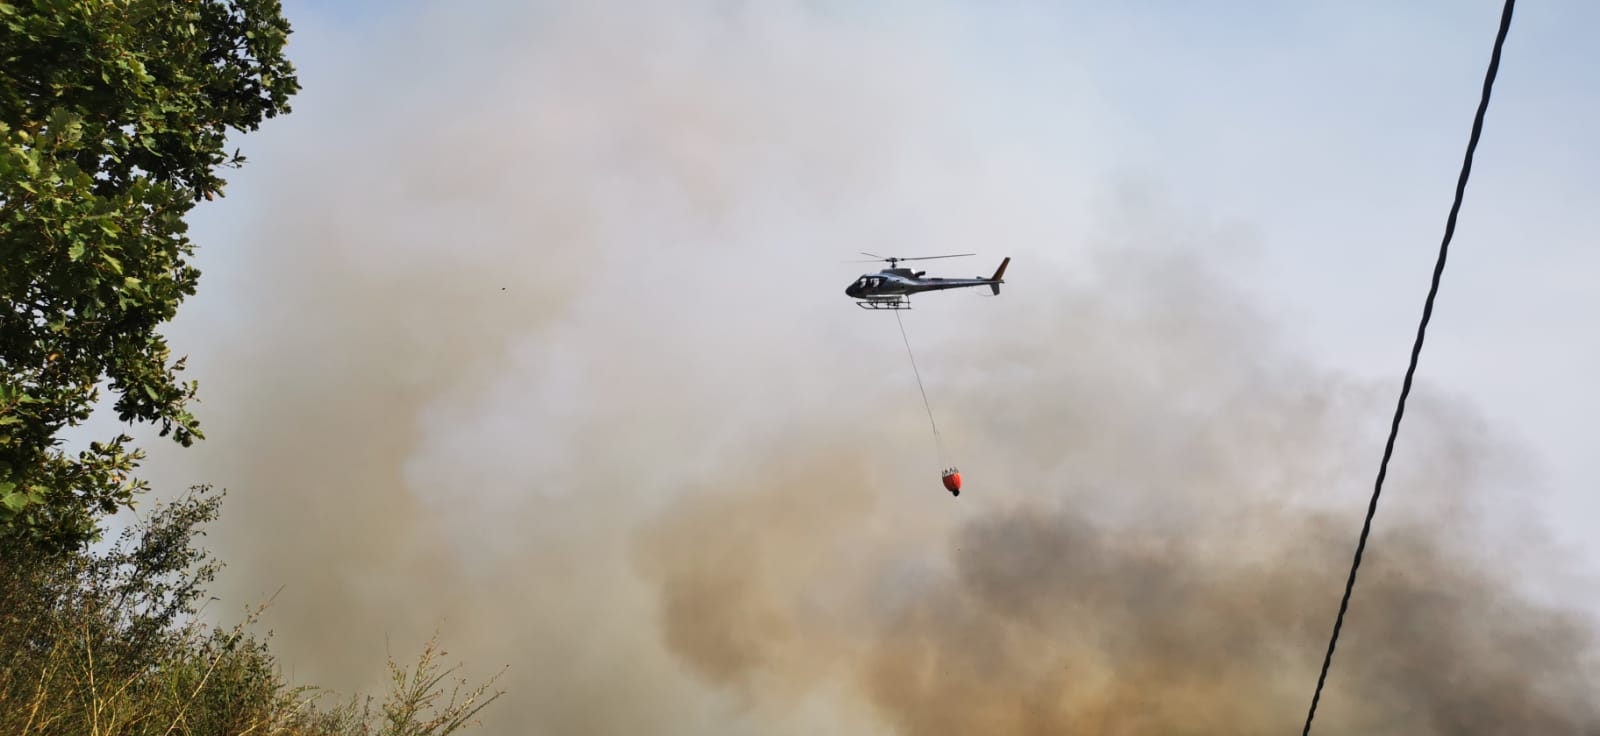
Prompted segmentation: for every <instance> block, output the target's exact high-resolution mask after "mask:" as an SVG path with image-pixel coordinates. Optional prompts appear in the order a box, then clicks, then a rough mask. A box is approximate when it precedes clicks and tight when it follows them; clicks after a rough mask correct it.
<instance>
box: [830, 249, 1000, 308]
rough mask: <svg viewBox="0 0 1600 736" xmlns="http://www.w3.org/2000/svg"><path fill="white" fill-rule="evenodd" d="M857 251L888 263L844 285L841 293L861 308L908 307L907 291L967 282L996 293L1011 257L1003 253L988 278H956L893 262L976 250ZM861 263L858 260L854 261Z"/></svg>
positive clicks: (912, 291)
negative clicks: (887, 254) (932, 253)
mask: <svg viewBox="0 0 1600 736" xmlns="http://www.w3.org/2000/svg"><path fill="white" fill-rule="evenodd" d="M861 255H864V256H872V258H873V260H875V261H887V262H888V263H889V267H888V268H886V269H883V270H882V271H879V272H877V273H869V274H862V275H861V277H860V278H858V279H856V280H855V282H854V283H852V284H850V285H849V286H847V287H845V290H844V293H845V296H848V297H850V298H851V299H855V300H857V301H856V306H858V307H861V308H862V309H910V308H911V299H910V297H911V295H912V294H917V293H920V292H924V291H943V290H945V289H960V288H965V287H968V286H987V287H989V289H990V291H992V292H994V295H995V296H999V295H1000V285H1001V284H1003V283H1005V280H1004V277H1005V275H1006V266H1008V265H1010V264H1011V257H1010V256H1007V257H1006V258H1005V260H1003V261H1001V262H1000V267H999V268H997V269H995V271H994V275H993V276H990V277H989V278H984V277H982V276H977V277H974V278H970V279H960V278H938V277H935V278H923V276H924V275H926V274H927V273H928V272H927V271H913V270H911V269H909V268H896V267H895V264H897V263H899V262H901V261H927V260H933V259H935V258H963V257H966V256H971V255H977V254H976V253H957V254H954V255H945V256H919V257H915V258H899V257H895V258H886V257H884V256H879V255H874V254H872V253H866V252H862V253H861ZM857 263H861V261H857Z"/></svg>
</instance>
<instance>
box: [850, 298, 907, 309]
mask: <svg viewBox="0 0 1600 736" xmlns="http://www.w3.org/2000/svg"><path fill="white" fill-rule="evenodd" d="M856 306H858V307H861V308H862V309H873V310H878V309H898V310H906V309H910V308H911V301H910V300H909V299H906V298H905V297H895V298H893V299H868V300H866V301H859V302H856Z"/></svg>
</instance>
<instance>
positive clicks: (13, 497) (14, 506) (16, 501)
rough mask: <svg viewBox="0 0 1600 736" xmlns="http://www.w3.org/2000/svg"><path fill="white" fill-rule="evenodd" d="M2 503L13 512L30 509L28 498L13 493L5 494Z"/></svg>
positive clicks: (1, 498) (0, 498) (0, 499)
mask: <svg viewBox="0 0 1600 736" xmlns="http://www.w3.org/2000/svg"><path fill="white" fill-rule="evenodd" d="M0 503H3V504H5V507H6V508H8V509H11V510H12V511H21V510H23V509H25V508H27V507H28V497H27V496H26V495H24V494H21V493H16V492H15V491H13V492H11V493H7V494H5V496H4V497H0Z"/></svg>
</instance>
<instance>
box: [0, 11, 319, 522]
mask: <svg viewBox="0 0 1600 736" xmlns="http://www.w3.org/2000/svg"><path fill="white" fill-rule="evenodd" d="M288 35H289V24H288V21H287V20H285V19H284V17H283V15H282V9H281V7H280V4H279V2H278V1H277V0H185V1H183V2H173V0H24V1H8V0H0V294H3V295H4V297H5V302H6V306H5V307H3V308H0V535H3V537H9V538H10V539H11V540H13V541H16V540H18V539H19V538H22V539H27V540H29V541H31V542H33V543H36V544H41V545H43V546H45V547H47V548H51V549H57V550H61V549H73V548H76V547H79V546H81V545H83V544H84V543H86V542H88V541H90V540H92V539H94V538H96V535H97V519H98V518H99V517H100V516H101V515H103V514H109V513H114V512H115V511H116V510H117V509H118V508H119V507H123V506H131V505H132V502H133V498H134V496H135V494H136V493H138V492H140V491H143V490H146V486H145V485H144V484H143V482H142V481H138V480H136V479H134V478H133V477H132V472H133V470H134V468H135V467H136V466H137V464H138V461H139V460H140V459H142V457H143V454H142V451H140V450H138V449H136V448H132V447H130V446H129V443H130V442H132V439H131V438H130V437H128V436H127V435H119V436H117V437H115V438H113V439H111V440H109V441H106V442H95V443H91V445H90V446H89V449H88V450H86V451H83V452H79V453H77V454H76V455H75V456H71V455H69V454H68V453H66V452H63V451H62V450H61V449H60V445H61V440H60V433H61V431H62V430H63V429H64V428H66V427H70V426H74V425H77V424H81V423H82V422H84V421H85V420H87V419H88V417H89V415H90V413H91V412H92V411H93V409H94V407H95V405H96V404H97V402H98V401H99V389H100V384H101V383H102V382H103V381H107V380H109V388H110V390H111V391H113V392H114V393H115V397H116V401H115V404H114V408H115V410H116V412H117V415H118V418H119V419H120V420H121V421H122V422H125V423H126V422H150V423H155V424H158V425H159V426H160V428H161V436H163V437H165V436H168V435H171V436H172V437H173V439H174V440H175V441H177V442H179V443H181V444H183V445H185V446H188V445H189V444H191V443H192V442H193V441H194V440H195V439H197V438H202V437H203V435H202V433H201V431H200V426H199V422H198V420H197V419H196V418H195V416H194V415H193V414H191V413H190V411H189V409H188V405H189V402H190V401H191V400H192V399H193V398H194V396H195V390H196V386H195V384H194V383H193V382H188V383H183V382H180V381H179V380H178V373H179V372H181V371H182V370H183V367H184V361H183V360H182V359H178V360H173V359H172V356H171V354H170V351H169V349H168V347H167V343H166V340H165V338H164V337H163V336H162V335H161V333H160V332H159V329H160V327H161V325H163V324H164V323H166V322H168V321H169V320H171V319H172V317H173V316H174V315H175V314H176V312H177V309H178V306H179V305H180V304H181V303H182V301H183V299H184V298H185V297H187V296H190V295H192V294H194V292H195V285H196V282H197V280H198V278H199V276H200V274H199V271H198V270H196V269H195V268H194V267H193V266H192V265H190V264H189V263H188V262H187V261H186V259H187V258H188V257H189V256H191V255H192V254H193V250H194V243H193V242H192V241H190V240H189V238H188V236H187V234H186V233H187V226H186V224H185V222H184V219H183V218H184V216H185V215H186V214H187V213H188V212H189V211H190V209H191V208H192V207H193V206H194V205H195V204H196V203H197V202H199V201H200V200H202V199H212V198H214V197H216V196H218V195H220V194H221V193H222V189H223V184H224V182H223V180H222V179H221V178H220V176H219V175H218V173H217V170H218V169H219V168H220V167H224V166H232V167H236V166H239V165H242V164H243V163H244V158H243V157H242V156H239V155H238V152H237V151H235V152H234V154H232V155H228V154H227V153H226V150H225V145H226V143H227V135H228V132H229V130H230V129H232V130H241V131H248V130H254V129H256V128H257V127H259V125H260V124H261V122H262V121H263V120H264V119H267V118H271V117H275V116H277V115H279V114H282V113H287V112H288V111H289V105H288V99H289V98H290V97H291V96H292V95H294V94H295V93H296V92H297V91H298V90H299V82H298V80H297V78H296V77H295V74H294V69H293V66H292V65H291V64H290V63H289V61H288V60H287V58H286V57H285V56H284V49H285V45H286V43H287V39H288Z"/></svg>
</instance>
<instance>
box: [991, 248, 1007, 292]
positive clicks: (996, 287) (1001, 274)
mask: <svg viewBox="0 0 1600 736" xmlns="http://www.w3.org/2000/svg"><path fill="white" fill-rule="evenodd" d="M1009 265H1011V256H1006V259H1005V260H1003V261H1001V262H1000V267H999V268H997V269H995V270H994V275H993V276H990V277H989V280H990V281H993V282H994V283H992V284H989V291H991V292H994V295H995V296H1000V285H1001V284H1003V283H1005V275H1006V266H1009Z"/></svg>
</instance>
